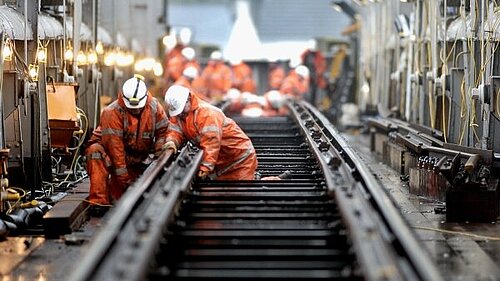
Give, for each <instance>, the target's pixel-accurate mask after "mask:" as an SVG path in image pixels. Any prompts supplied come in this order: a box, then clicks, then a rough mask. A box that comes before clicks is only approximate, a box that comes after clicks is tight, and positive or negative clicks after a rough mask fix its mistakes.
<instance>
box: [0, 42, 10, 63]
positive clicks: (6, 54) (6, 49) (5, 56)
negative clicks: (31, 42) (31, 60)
mask: <svg viewBox="0 0 500 281" xmlns="http://www.w3.org/2000/svg"><path fill="white" fill-rule="evenodd" d="M2 55H3V60H4V61H11V60H12V47H11V46H10V44H8V43H7V42H6V43H5V46H3V51H2Z"/></svg>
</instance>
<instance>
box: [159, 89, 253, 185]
mask: <svg viewBox="0 0 500 281" xmlns="http://www.w3.org/2000/svg"><path fill="white" fill-rule="evenodd" d="M165 103H166V105H167V107H168V113H169V115H170V125H169V128H168V135H167V142H166V144H165V146H164V148H170V149H173V150H174V151H177V148H178V147H180V146H181V145H182V144H183V143H184V142H185V141H191V142H192V143H193V144H194V145H196V146H198V147H199V148H200V149H202V150H203V159H202V162H201V165H200V168H199V172H198V177H199V178H201V179H205V178H210V179H217V180H253V179H255V170H256V169H257V156H256V154H255V149H254V148H253V145H252V142H251V141H250V139H249V138H248V136H247V135H246V134H245V133H244V132H243V130H241V128H240V127H239V126H238V125H237V124H236V123H235V122H234V121H233V120H232V119H231V118H229V117H226V115H224V113H223V112H222V111H221V110H220V109H219V108H217V107H214V106H212V105H210V104H209V103H207V102H204V101H203V100H201V99H200V98H198V97H197V96H196V95H195V94H193V93H191V91H190V90H189V89H188V88H186V87H183V86H179V85H174V86H171V87H170V88H169V89H168V90H167V92H166V93H165Z"/></svg>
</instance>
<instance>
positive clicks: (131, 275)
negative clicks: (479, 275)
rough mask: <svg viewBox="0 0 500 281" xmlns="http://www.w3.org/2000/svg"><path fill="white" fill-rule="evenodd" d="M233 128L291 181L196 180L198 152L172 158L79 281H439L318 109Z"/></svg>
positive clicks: (126, 210)
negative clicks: (256, 280) (242, 131)
mask: <svg viewBox="0 0 500 281" xmlns="http://www.w3.org/2000/svg"><path fill="white" fill-rule="evenodd" d="M234 119H235V121H237V123H238V124H240V126H241V127H242V128H243V130H245V131H246V132H247V134H248V135H249V136H250V137H251V139H252V142H253V144H254V147H255V149H256V151H257V155H258V160H259V167H258V173H259V174H260V176H262V177H265V176H270V175H279V174H283V173H285V172H286V173H288V174H289V175H290V178H288V179H284V180H281V181H269V180H255V181H198V180H195V179H194V175H195V174H196V169H197V167H198V165H199V162H200V159H201V152H200V151H197V150H196V149H195V148H192V147H189V146H187V147H185V148H184V149H183V150H182V151H181V152H180V154H179V155H177V156H176V157H174V156H173V155H170V154H166V155H163V157H162V158H160V159H159V160H158V161H157V162H155V163H154V164H153V165H151V166H150V167H149V168H148V170H147V171H146V172H145V174H144V175H143V176H142V177H141V178H140V179H139V180H138V181H137V182H136V183H135V184H134V186H133V187H132V188H131V190H132V191H130V192H127V194H126V195H125V197H124V198H123V199H122V200H120V202H119V204H118V205H117V206H116V208H114V210H112V212H111V213H110V214H109V215H108V218H107V220H108V223H107V225H106V226H104V227H103V229H102V230H101V231H100V233H99V235H98V236H97V237H96V239H95V240H94V241H93V242H92V244H91V247H90V249H89V251H88V253H87V254H86V255H85V256H84V257H83V260H82V263H81V265H80V267H79V268H77V269H76V270H75V271H74V274H73V275H72V277H71V280H177V279H179V280H181V279H182V280H190V279H205V280H220V279H231V280H234V279H246V280H249V279H262V280H268V279H276V280H279V279H288V280H305V279H306V280H314V279H329V280H441V277H440V276H439V274H438V273H437V270H436V269H435V267H434V266H433V265H432V264H431V263H430V261H429V260H428V258H427V257H426V255H425V253H423V252H422V250H421V248H420V247H419V245H418V243H417V242H416V240H415V239H414V238H413V236H412V233H411V232H410V230H409V229H408V227H407V226H406V225H405V224H404V222H403V221H402V220H401V218H400V216H399V214H398V212H397V210H395V208H394V207H393V205H392V203H391V202H390V200H389V198H388V197H387V196H386V195H385V194H384V193H383V191H382V188H380V186H379V184H378V183H377V181H376V180H375V179H374V178H373V176H372V175H371V174H370V172H368V171H367V170H366V169H365V168H364V167H363V166H362V165H361V164H360V162H361V161H359V159H357V158H356V155H355V154H354V153H353V150H352V149H350V148H349V145H348V144H347V143H345V142H344V141H343V140H342V138H340V137H339V136H338V134H337V133H336V131H335V130H334V129H333V128H332V127H331V125H330V124H329V123H328V121H327V120H326V119H325V118H324V117H323V116H322V115H321V114H319V113H318V112H317V111H316V110H315V109H314V108H312V107H311V106H310V105H308V104H307V103H296V104H293V105H290V116H286V117H272V118H259V119H249V118H243V117H235V118H234ZM174 158H175V159H174Z"/></svg>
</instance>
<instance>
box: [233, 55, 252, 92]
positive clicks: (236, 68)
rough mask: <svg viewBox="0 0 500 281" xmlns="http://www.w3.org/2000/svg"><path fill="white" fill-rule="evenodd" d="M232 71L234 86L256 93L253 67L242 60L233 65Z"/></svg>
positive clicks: (242, 90)
mask: <svg viewBox="0 0 500 281" xmlns="http://www.w3.org/2000/svg"><path fill="white" fill-rule="evenodd" d="M231 71H232V86H231V87H232V88H235V89H238V90H240V91H241V92H250V93H255V91H256V87H255V81H254V80H253V73H252V69H251V68H250V66H248V64H246V63H244V62H242V63H239V64H237V65H233V66H231Z"/></svg>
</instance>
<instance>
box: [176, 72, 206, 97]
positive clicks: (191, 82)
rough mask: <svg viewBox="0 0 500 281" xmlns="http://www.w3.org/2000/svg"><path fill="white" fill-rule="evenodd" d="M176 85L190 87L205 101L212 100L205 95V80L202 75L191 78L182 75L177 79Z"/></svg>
mask: <svg viewBox="0 0 500 281" xmlns="http://www.w3.org/2000/svg"><path fill="white" fill-rule="evenodd" d="M174 84H175V85H179V86H184V87H186V88H189V89H191V90H192V92H194V93H195V94H196V95H197V96H198V97H200V98H201V99H203V100H204V101H210V100H209V98H208V97H207V96H206V95H205V92H204V89H205V87H204V86H203V80H202V79H201V78H200V77H196V78H194V79H190V78H188V77H186V76H184V75H182V76H181V77H180V78H179V79H177V81H175V83H174Z"/></svg>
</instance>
